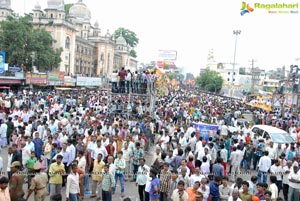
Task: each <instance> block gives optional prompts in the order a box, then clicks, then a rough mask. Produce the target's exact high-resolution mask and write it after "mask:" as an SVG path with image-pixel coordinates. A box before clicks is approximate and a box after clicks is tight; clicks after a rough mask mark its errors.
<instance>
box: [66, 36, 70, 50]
mask: <svg viewBox="0 0 300 201" xmlns="http://www.w3.org/2000/svg"><path fill="white" fill-rule="evenodd" d="M65 48H66V49H70V37H69V36H67V38H66V44H65Z"/></svg>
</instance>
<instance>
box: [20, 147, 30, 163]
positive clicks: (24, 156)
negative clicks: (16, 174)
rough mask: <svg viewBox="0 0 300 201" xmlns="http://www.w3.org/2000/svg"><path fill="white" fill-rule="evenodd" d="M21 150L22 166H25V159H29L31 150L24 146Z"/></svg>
mask: <svg viewBox="0 0 300 201" xmlns="http://www.w3.org/2000/svg"><path fill="white" fill-rule="evenodd" d="M21 150H22V164H23V166H25V164H26V161H27V159H28V158H30V155H31V150H30V148H29V147H28V146H27V145H26V144H25V146H24V147H23V148H22V149H21Z"/></svg>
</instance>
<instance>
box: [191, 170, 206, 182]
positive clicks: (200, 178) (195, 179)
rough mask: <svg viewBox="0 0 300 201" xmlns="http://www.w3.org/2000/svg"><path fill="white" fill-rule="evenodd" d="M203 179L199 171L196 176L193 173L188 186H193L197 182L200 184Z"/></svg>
mask: <svg viewBox="0 0 300 201" xmlns="http://www.w3.org/2000/svg"><path fill="white" fill-rule="evenodd" d="M198 169H199V168H198ZM204 178H205V176H204V175H202V174H200V170H199V173H198V174H197V173H195V174H192V175H191V177H190V182H191V183H190V186H193V185H194V183H195V182H196V181H199V182H200V183H201V180H202V179H204Z"/></svg>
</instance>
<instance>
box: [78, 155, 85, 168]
mask: <svg viewBox="0 0 300 201" xmlns="http://www.w3.org/2000/svg"><path fill="white" fill-rule="evenodd" d="M77 160H78V167H79V168H80V169H82V170H85V166H86V158H85V156H81V157H77Z"/></svg>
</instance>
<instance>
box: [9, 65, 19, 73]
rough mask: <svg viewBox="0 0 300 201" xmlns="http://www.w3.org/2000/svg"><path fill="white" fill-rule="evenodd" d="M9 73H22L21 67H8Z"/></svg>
mask: <svg viewBox="0 0 300 201" xmlns="http://www.w3.org/2000/svg"><path fill="white" fill-rule="evenodd" d="M8 71H10V72H20V71H21V67H20V66H8Z"/></svg>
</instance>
